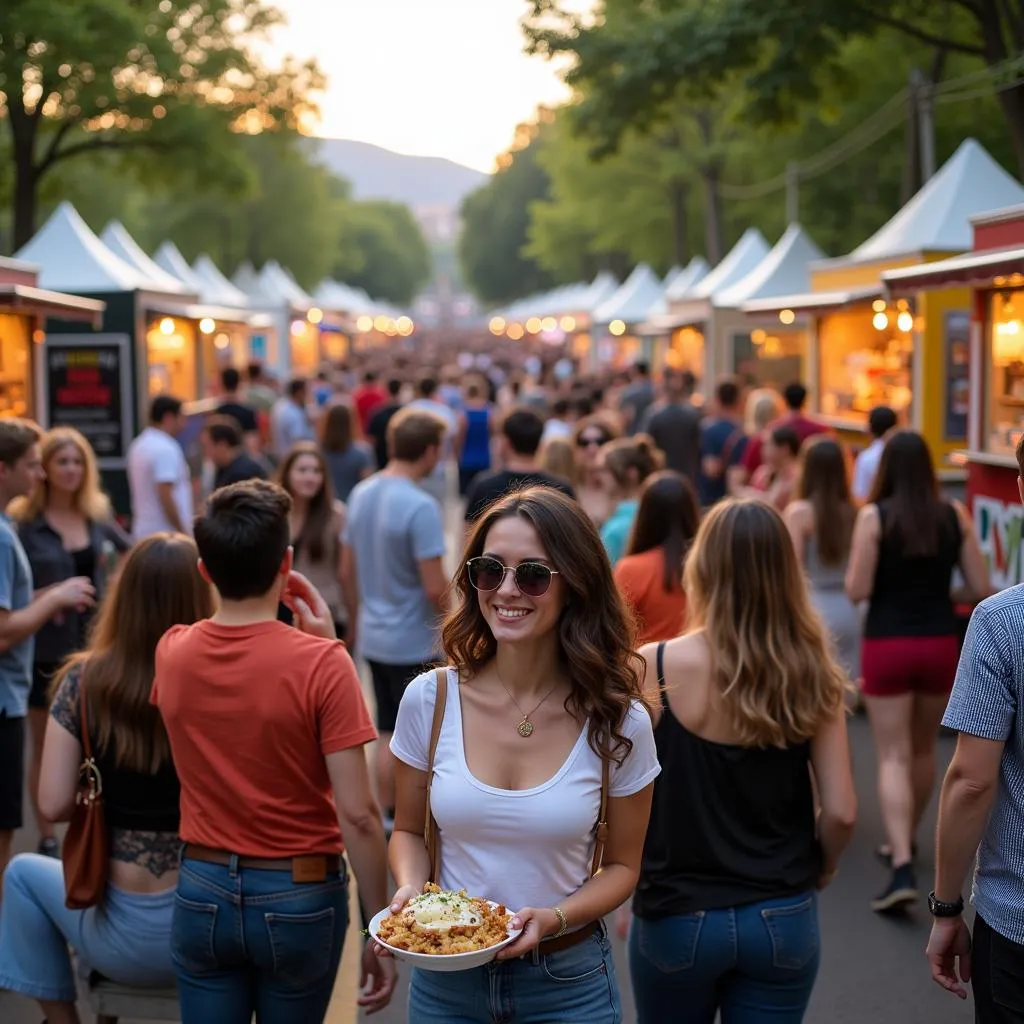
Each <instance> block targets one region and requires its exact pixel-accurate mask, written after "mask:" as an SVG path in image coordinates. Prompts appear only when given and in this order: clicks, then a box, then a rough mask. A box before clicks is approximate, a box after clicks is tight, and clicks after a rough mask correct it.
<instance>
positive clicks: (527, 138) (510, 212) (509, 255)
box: [459, 125, 573, 305]
mask: <svg viewBox="0 0 1024 1024" xmlns="http://www.w3.org/2000/svg"><path fill="white" fill-rule="evenodd" d="M542 134H543V132H541V131H539V130H538V128H537V126H535V125H533V126H531V125H524V126H521V127H520V129H519V131H518V132H517V139H516V143H515V145H514V146H513V148H512V149H511V150H510V151H509V152H508V153H506V154H505V155H504V156H503V157H502V158H501V161H500V166H499V169H498V171H497V173H495V174H494V175H492V177H491V178H490V180H489V181H488V182H487V184H485V185H484V186H483V187H481V188H479V189H477V190H476V191H475V192H473V193H471V194H470V195H468V196H467V197H466V198H465V200H464V201H463V203H462V234H461V236H460V238H459V262H460V264H461V266H462V272H463V275H464V277H465V279H466V282H467V284H468V285H469V287H470V288H471V289H472V291H473V292H474V294H475V295H476V296H477V298H479V299H480V300H481V301H482V302H484V303H487V304H492V305H496V304H498V303H502V302H507V301H509V300H510V299H514V298H518V297H519V296H522V295H527V294H530V293H531V292H536V291H541V290H543V289H546V288H550V287H552V286H553V285H555V284H557V283H559V281H560V280H566V279H572V278H573V274H572V273H571V272H570V268H568V267H566V268H564V269H565V270H566V274H565V276H564V278H563V277H562V276H561V275H556V274H554V273H552V272H551V270H550V269H545V268H543V267H541V266H540V265H539V264H538V263H537V262H536V260H535V259H534V258H533V257H532V256H530V255H528V254H527V253H526V252H525V248H526V244H527V241H528V239H527V229H528V226H529V217H530V212H529V211H530V205H531V204H532V203H534V202H542V201H544V200H547V199H549V198H550V196H551V182H550V179H549V177H548V174H547V172H546V171H545V170H544V168H543V167H542V166H541V164H540V161H539V151H540V146H541V143H540V136H541V135H542Z"/></svg>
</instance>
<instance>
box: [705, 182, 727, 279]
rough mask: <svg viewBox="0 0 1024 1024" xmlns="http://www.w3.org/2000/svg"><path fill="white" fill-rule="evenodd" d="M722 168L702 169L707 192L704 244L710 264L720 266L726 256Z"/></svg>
mask: <svg viewBox="0 0 1024 1024" xmlns="http://www.w3.org/2000/svg"><path fill="white" fill-rule="evenodd" d="M719 174H720V168H719V166H718V165H717V164H713V165H710V166H707V167H703V168H701V172H700V177H701V181H703V182H704V191H705V192H706V197H705V202H704V244H705V246H706V248H707V256H708V262H709V263H710V264H711V266H715V265H716V264H718V263H719V262H720V261H721V259H722V256H724V255H725V253H724V251H723V250H724V249H725V241H724V236H725V231H724V229H723V226H722V194H721V191H720V189H719V184H720V183H719Z"/></svg>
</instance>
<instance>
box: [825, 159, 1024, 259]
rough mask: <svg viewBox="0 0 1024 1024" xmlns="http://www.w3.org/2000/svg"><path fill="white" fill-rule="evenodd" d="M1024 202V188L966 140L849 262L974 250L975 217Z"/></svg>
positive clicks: (853, 254) (850, 257) (852, 253)
mask: <svg viewBox="0 0 1024 1024" xmlns="http://www.w3.org/2000/svg"><path fill="white" fill-rule="evenodd" d="M1022 202H1024V186H1022V185H1021V184H1020V182H1019V181H1017V180H1016V178H1013V177H1011V176H1010V175H1009V174H1008V173H1007V172H1006V171H1004V170H1003V168H1002V167H1001V166H1000V165H999V164H998V163H996V161H995V160H993V159H992V157H991V156H990V155H989V154H988V151H987V150H986V149H985V147H984V146H982V145H981V143H980V142H978V141H977V140H976V139H965V140H964V141H963V142H962V143H961V144H960V148H959V149H958V150H957V151H956V152H955V153H954V154H953V155H952V156H951V157H950V158H949V159H948V160H947V161H946V162H945V163H944V164H943V165H942V167H941V168H940V169H939V171H938V172H937V173H936V174H935V176H934V177H932V178H931V180H929V181H928V182H927V183H926V184H925V185H924V187H923V188H922V189H921V191H920V192H918V193H917V195H915V196H914V198H913V199H911V200H910V202H909V203H907V205H906V206H904V207H903V209H902V210H900V211H899V213H897V214H896V216H895V217H893V218H892V220H890V221H889V222H888V223H887V224H885V225H883V226H882V227H881V228H879V230H878V231H876V232H875V233H874V234H873V235H872V236H871V237H870V238H869V239H868V240H867V241H866V242H863V243H862V244H861V245H859V246H858V247H857V248H856V249H854V250H853V252H851V253H850V255H849V256H847V257H846V258H845V261H847V262H851V263H867V262H874V261H878V260H885V259H891V258H892V257H894V256H905V255H907V254H909V253H915V252H964V251H966V250H967V249H970V248H971V245H972V239H973V235H972V231H971V223H970V220H971V217H975V216H977V215H978V214H981V213H987V212H989V211H991V210H997V209H999V208H1000V207H1004V206H1013V205H1015V204H1017V203H1022Z"/></svg>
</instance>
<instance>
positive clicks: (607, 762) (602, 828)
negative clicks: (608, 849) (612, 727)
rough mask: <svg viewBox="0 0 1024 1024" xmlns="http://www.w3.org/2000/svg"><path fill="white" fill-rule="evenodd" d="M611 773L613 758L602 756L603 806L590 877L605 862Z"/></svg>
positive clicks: (595, 836) (598, 821)
mask: <svg viewBox="0 0 1024 1024" xmlns="http://www.w3.org/2000/svg"><path fill="white" fill-rule="evenodd" d="M610 775H611V758H608V757H602V758H601V806H600V810H599V811H598V812H597V828H596V830H595V832H594V860H593V862H592V863H591V865H590V877H591V878H593V877H594V875H596V874H597V873H598V872H599V871H600V870H601V865H602V864H603V863H604V847H605V844H606V843H607V842H608V782H609V777H610Z"/></svg>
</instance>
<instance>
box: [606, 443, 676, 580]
mask: <svg viewBox="0 0 1024 1024" xmlns="http://www.w3.org/2000/svg"><path fill="white" fill-rule="evenodd" d="M598 464H599V465H600V467H601V468H602V469H603V470H604V471H605V472H606V473H607V474H608V477H609V478H610V480H611V485H612V499H613V501H614V503H615V504H614V507H613V509H612V514H611V515H610V516H609V517H608V518H607V519H606V520H605V522H604V526H602V527H601V540H602V541H603V542H604V548H605V551H607V552H608V558H609V559H610V560H611V563H612V565H615V563H616V562H618V560H619V559H620V558H621V557H622V556H623V555H624V554H625V552H626V546H627V544H628V542H629V535H630V533H631V532H632V530H633V522H634V520H635V519H636V510H637V508H638V507H639V505H640V489H641V488H642V487H643V484H644V481H645V480H646V479H647V478H648V477H649V476H650V475H651V474H652V473H655V472H657V471H658V470H659V469H662V468H663V467H664V465H665V456H664V454H663V453H662V452H661V450H660V449H659V448H658V446H657V445H656V444H655V443H654V439H653V438H651V437H650V436H649V435H647V434H634V435H633V436H632V437H620V438H618V439H617V440H615V441H609V442H608V443H607V444H606V445H605V446H604V447H603V448H602V449H601V452H600V455H599V456H598Z"/></svg>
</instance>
